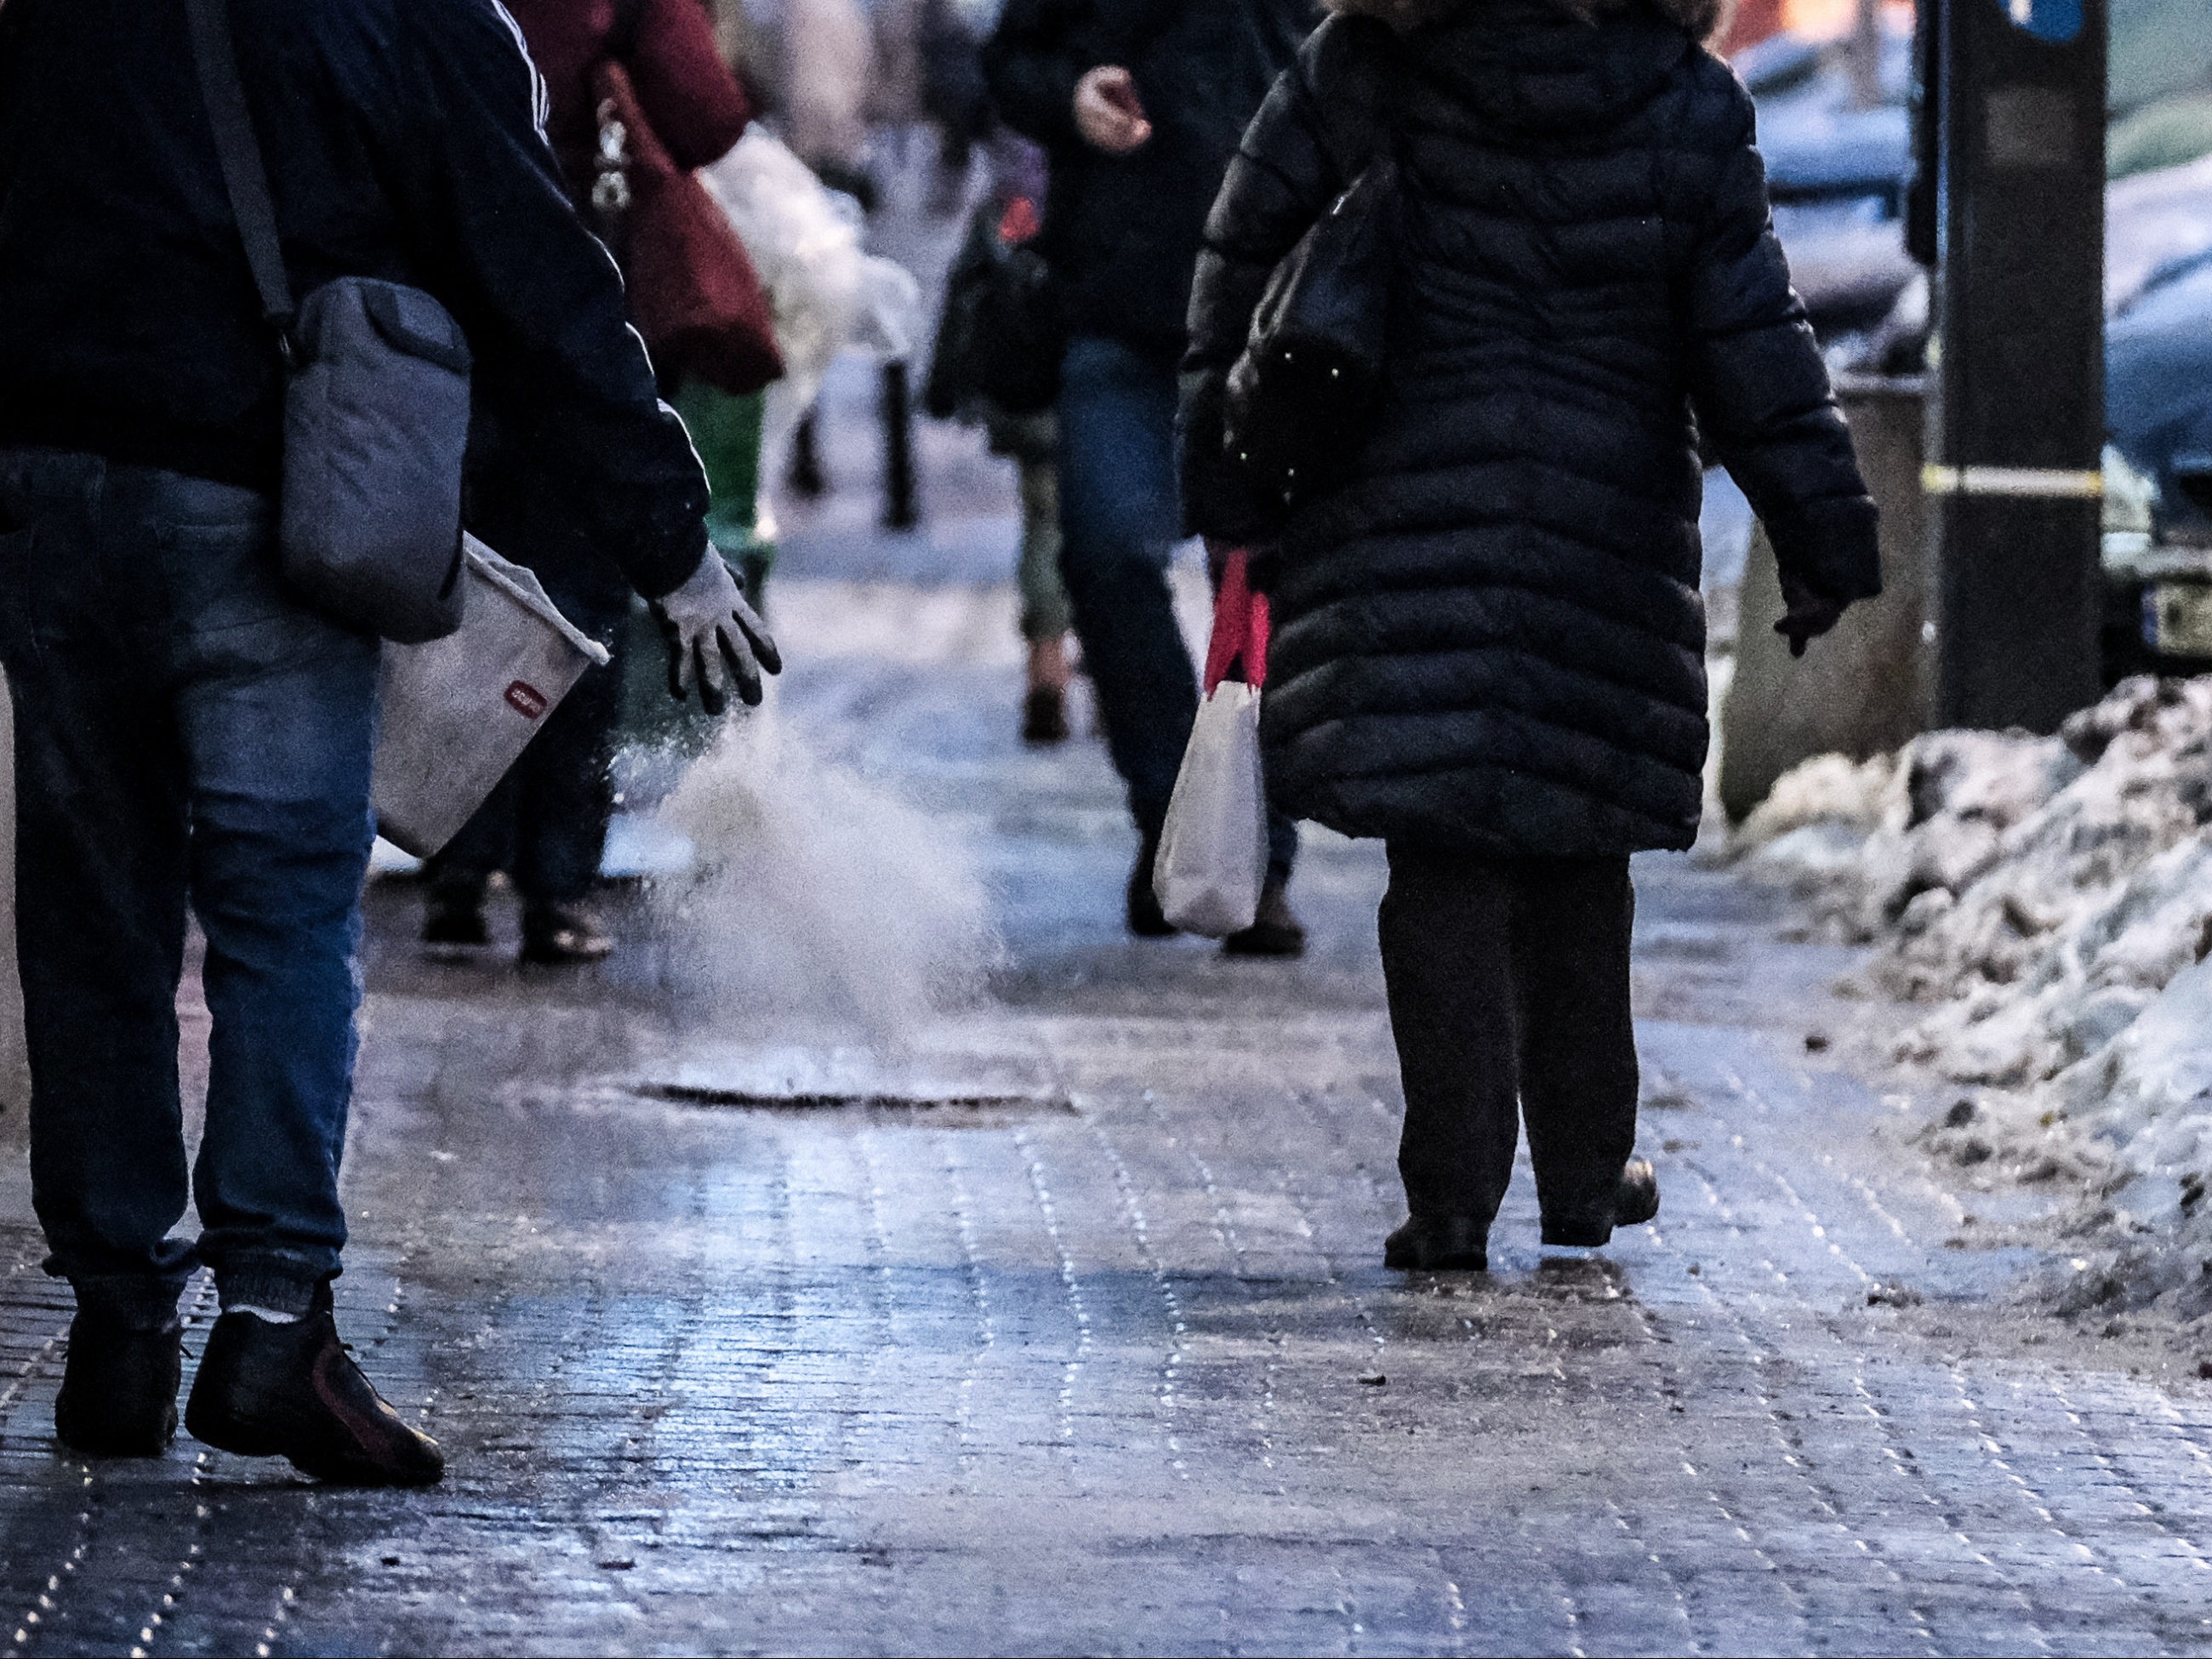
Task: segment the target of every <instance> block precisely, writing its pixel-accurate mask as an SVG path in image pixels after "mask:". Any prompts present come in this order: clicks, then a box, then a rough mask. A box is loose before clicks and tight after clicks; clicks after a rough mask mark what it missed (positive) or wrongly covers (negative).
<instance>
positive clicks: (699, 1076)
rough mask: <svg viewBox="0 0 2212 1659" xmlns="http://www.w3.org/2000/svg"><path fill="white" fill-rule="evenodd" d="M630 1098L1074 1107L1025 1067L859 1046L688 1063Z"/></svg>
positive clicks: (769, 1106)
mask: <svg viewBox="0 0 2212 1659" xmlns="http://www.w3.org/2000/svg"><path fill="white" fill-rule="evenodd" d="M631 1087H632V1091H633V1092H635V1093H636V1094H640V1095H643V1096H646V1097H648V1098H651V1099H654V1100H668V1101H675V1102H678V1103H682V1104H686V1105H693V1106H717V1107H724V1108H731V1109H752V1110H780V1111H834V1110H838V1109H866V1110H871V1111H880V1110H899V1109H904V1110H908V1111H917V1112H952V1111H964V1112H981V1113H988V1114H992V1115H999V1114H1004V1113H1007V1112H1023V1113H1029V1112H1066V1111H1073V1109H1074V1107H1073V1103H1072V1102H1070V1100H1069V1099H1068V1097H1067V1096H1066V1093H1065V1092H1063V1091H1060V1090H1057V1089H1054V1088H1050V1087H1048V1086H1046V1085H1043V1084H1042V1082H1041V1081H1039V1080H1038V1079H1036V1078H1035V1077H1033V1076H1027V1075H1024V1069H1023V1068H1018V1067H1006V1066H982V1067H979V1068H975V1069H974V1070H969V1069H966V1068H961V1067H957V1066H948V1065H946V1064H945V1062H944V1061H943V1060H939V1059H935V1058H933V1059H931V1060H897V1059H894V1058H889V1057H886V1056H884V1055H882V1054H878V1053H876V1052H874V1051H873V1050H872V1049H867V1048H843V1047H838V1048H801V1047H780V1048H760V1049H753V1050H746V1051H739V1052H726V1053H722V1054H716V1055H714V1056H713V1057H711V1058H708V1059H702V1060H686V1061H684V1062H682V1063H680V1064H678V1065H676V1066H671V1067H670V1068H668V1070H667V1071H666V1072H665V1073H663V1074H662V1075H659V1076H653V1077H647V1078H642V1079H638V1080H636V1081H635V1083H633V1085H631Z"/></svg>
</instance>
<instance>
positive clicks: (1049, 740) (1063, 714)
mask: <svg viewBox="0 0 2212 1659" xmlns="http://www.w3.org/2000/svg"><path fill="white" fill-rule="evenodd" d="M1022 741H1023V742H1024V743H1033V744H1040V745H1042V744H1054V743H1066V741H1067V694H1066V692H1065V691H1062V690H1060V688H1059V687H1058V686H1056V685H1033V686H1031V687H1030V694H1029V696H1026V697H1024V698H1023V699H1022Z"/></svg>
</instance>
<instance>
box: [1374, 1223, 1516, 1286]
mask: <svg viewBox="0 0 2212 1659" xmlns="http://www.w3.org/2000/svg"><path fill="white" fill-rule="evenodd" d="M1383 1266H1384V1267H1405V1268H1408V1269H1411V1270H1413V1271H1415V1272H1419V1273H1437V1272H1442V1271H1445V1270H1447V1269H1459V1270H1462V1271H1465V1272H1468V1273H1487V1272H1489V1271H1490V1229H1489V1228H1488V1227H1487V1226H1486V1225H1484V1224H1483V1223H1481V1222H1480V1221H1477V1220H1476V1219H1475V1218H1474V1217H1473V1216H1465V1215H1417V1216H1415V1217H1413V1218H1412V1219H1411V1220H1409V1221H1408V1222H1407V1223H1406V1225H1404V1226H1402V1227H1401V1228H1399V1229H1398V1231H1396V1232H1395V1233H1392V1234H1391V1235H1390V1237H1388V1238H1386V1239H1384V1240H1383Z"/></svg>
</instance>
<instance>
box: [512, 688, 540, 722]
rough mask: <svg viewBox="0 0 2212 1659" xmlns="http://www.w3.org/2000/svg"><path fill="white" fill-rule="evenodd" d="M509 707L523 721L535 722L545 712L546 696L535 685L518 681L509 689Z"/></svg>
mask: <svg viewBox="0 0 2212 1659" xmlns="http://www.w3.org/2000/svg"><path fill="white" fill-rule="evenodd" d="M507 707H508V708H512V709H513V710H514V712H515V713H516V714H520V715H521V716H522V717H523V719H525V720H536V719H537V718H538V716H539V715H540V714H544V712H545V694H544V692H543V691H540V690H538V688H537V687H536V686H534V685H531V684H526V683H525V682H524V681H521V680H517V681H515V682H514V683H513V684H512V685H510V686H508V687H507Z"/></svg>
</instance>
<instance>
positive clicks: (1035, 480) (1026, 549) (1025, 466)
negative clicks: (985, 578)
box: [1015, 460, 1075, 643]
mask: <svg viewBox="0 0 2212 1659" xmlns="http://www.w3.org/2000/svg"><path fill="white" fill-rule="evenodd" d="M1018 465H1019V466H1020V470H1021V481H1022V561H1021V564H1020V566H1019V568H1018V570H1017V571H1016V573H1015V580H1016V582H1017V584H1018V586H1019V587H1020V589H1021V594H1022V637H1023V638H1024V639H1025V640H1028V641H1031V642H1033V643H1034V642H1036V641H1042V640H1056V639H1059V638H1060V636H1061V635H1064V634H1066V632H1067V630H1068V629H1070V628H1072V627H1073V626H1074V625H1075V624H1074V617H1073V614H1072V613H1071V612H1070V611H1069V609H1068V603H1067V586H1066V583H1064V582H1062V581H1061V580H1060V470H1059V468H1058V467H1056V466H1054V465H1053V463H1052V462H1051V461H1049V460H1023V461H1021V462H1020V463H1019V464H1018Z"/></svg>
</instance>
